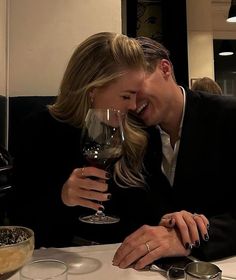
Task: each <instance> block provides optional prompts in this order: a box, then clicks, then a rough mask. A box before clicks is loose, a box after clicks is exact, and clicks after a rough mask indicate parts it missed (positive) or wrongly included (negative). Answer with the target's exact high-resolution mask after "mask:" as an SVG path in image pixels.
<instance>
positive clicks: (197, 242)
mask: <svg viewBox="0 0 236 280" xmlns="http://www.w3.org/2000/svg"><path fill="white" fill-rule="evenodd" d="M194 246H195V247H196V248H198V247H199V246H200V241H199V240H196V241H195V242H194Z"/></svg>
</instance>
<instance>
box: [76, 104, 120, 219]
mask: <svg viewBox="0 0 236 280" xmlns="http://www.w3.org/2000/svg"><path fill="white" fill-rule="evenodd" d="M123 141H124V132H123V126H122V113H121V112H120V111H119V110H115V109H89V111H88V113H87V115H86V118H85V123H84V127H83V130H82V135H81V149H82V153H83V156H84V158H85V159H86V162H87V164H88V165H90V166H94V167H97V168H100V169H105V170H108V171H109V170H110V169H111V168H112V166H113V165H114V164H115V163H116V161H117V160H119V159H120V157H121V156H122V144H123ZM79 220H80V221H82V222H85V223H90V224H113V223H117V222H119V220H120V219H119V217H115V216H107V215H105V214H104V212H103V211H102V210H98V211H97V212H96V213H95V214H94V215H88V216H81V217H79Z"/></svg>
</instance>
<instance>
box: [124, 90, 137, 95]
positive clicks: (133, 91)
mask: <svg viewBox="0 0 236 280" xmlns="http://www.w3.org/2000/svg"><path fill="white" fill-rule="evenodd" d="M125 92H128V93H131V94H136V93H137V91H135V90H125Z"/></svg>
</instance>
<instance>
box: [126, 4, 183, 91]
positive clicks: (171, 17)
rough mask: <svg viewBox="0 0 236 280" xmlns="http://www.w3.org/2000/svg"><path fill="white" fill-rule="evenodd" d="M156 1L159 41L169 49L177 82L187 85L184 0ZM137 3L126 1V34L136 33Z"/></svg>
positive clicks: (133, 35) (132, 34)
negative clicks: (159, 12)
mask: <svg viewBox="0 0 236 280" xmlns="http://www.w3.org/2000/svg"><path fill="white" fill-rule="evenodd" d="M142 2H145V1H142ZM152 2H153V1H152ZM156 2H157V3H158V5H160V7H161V22H162V26H161V34H160V37H161V39H160V42H161V43H163V44H164V46H165V47H166V48H167V49H169V51H170V58H171V61H172V63H173V65H174V70H175V76H176V80H177V83H179V84H181V85H186V86H188V48H187V15H186V0H157V1H156ZM137 5H138V1H137V0H133V1H129V0H127V1H126V10H127V35H128V36H131V37H136V35H137ZM139 35H140V34H139ZM143 36H146V35H145V34H143Z"/></svg>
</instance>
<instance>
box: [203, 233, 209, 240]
mask: <svg viewBox="0 0 236 280" xmlns="http://www.w3.org/2000/svg"><path fill="white" fill-rule="evenodd" d="M204 240H205V241H208V240H209V235H208V234H207V233H206V234H204Z"/></svg>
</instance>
